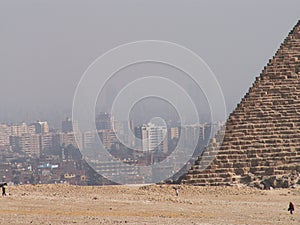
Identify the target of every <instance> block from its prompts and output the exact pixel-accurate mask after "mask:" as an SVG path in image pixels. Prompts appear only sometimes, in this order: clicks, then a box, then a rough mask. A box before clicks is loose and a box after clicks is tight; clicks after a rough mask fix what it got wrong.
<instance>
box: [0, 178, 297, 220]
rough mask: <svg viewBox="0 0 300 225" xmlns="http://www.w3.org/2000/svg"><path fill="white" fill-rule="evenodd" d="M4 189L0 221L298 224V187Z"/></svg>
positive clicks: (33, 187)
mask: <svg viewBox="0 0 300 225" xmlns="http://www.w3.org/2000/svg"><path fill="white" fill-rule="evenodd" d="M7 192H8V193H9V195H8V196H5V197H0V202H1V208H0V215H1V217H0V223H1V224H185V225H188V224H273V225H274V224H300V189H277V190H270V191H264V190H257V189H253V188H247V187H194V186H180V189H179V196H178V197H177V196H176V195H175V190H174V186H168V185H148V186H102V187H99V186H98V187H82V186H72V185H66V184H57V185H21V186H10V187H8V188H7ZM290 201H292V202H293V203H294V204H295V207H296V209H295V212H294V214H293V215H290V214H289V213H288V211H287V208H288V204H289V202H290Z"/></svg>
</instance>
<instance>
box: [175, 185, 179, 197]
mask: <svg viewBox="0 0 300 225" xmlns="http://www.w3.org/2000/svg"><path fill="white" fill-rule="evenodd" d="M174 189H175V194H176V196H178V195H179V191H178V188H177V187H174Z"/></svg>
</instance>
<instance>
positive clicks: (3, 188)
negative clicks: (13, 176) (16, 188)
mask: <svg viewBox="0 0 300 225" xmlns="http://www.w3.org/2000/svg"><path fill="white" fill-rule="evenodd" d="M0 186H1V188H2V196H6V190H5V186H7V183H3V184H0Z"/></svg>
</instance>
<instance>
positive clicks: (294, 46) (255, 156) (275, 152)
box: [181, 20, 300, 187]
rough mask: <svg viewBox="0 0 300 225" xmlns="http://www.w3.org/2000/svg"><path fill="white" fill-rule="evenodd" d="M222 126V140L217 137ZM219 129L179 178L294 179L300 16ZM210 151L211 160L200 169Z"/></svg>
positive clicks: (220, 181)
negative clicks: (184, 173) (193, 163)
mask: <svg viewBox="0 0 300 225" xmlns="http://www.w3.org/2000/svg"><path fill="white" fill-rule="evenodd" d="M222 132H223V134H224V139H223V142H221V141H220V140H218V139H219V138H218V135H219V134H222ZM219 134H217V135H216V138H215V140H214V141H212V142H211V143H210V144H209V145H208V147H207V148H206V150H205V151H204V152H203V153H202V155H201V156H200V157H199V158H198V160H197V161H196V162H195V165H194V166H192V168H191V169H190V170H189V172H188V173H187V174H186V175H185V176H184V177H183V179H182V181H181V182H182V183H184V184H192V185H228V184H232V183H245V184H250V185H254V186H260V185H262V184H264V185H265V186H268V185H270V186H273V187H288V186H291V185H293V184H295V183H297V182H298V180H299V176H298V173H299V172H300V20H299V21H298V23H297V24H296V26H295V27H294V28H293V29H292V31H291V32H290V33H289V35H288V37H287V38H286V39H285V40H284V42H283V43H282V44H281V46H280V48H279V50H278V51H277V52H276V54H275V56H274V57H273V58H272V59H270V60H269V62H268V64H267V66H265V67H264V69H263V71H262V73H261V74H260V76H259V77H257V78H256V80H255V82H254V83H253V86H252V87H250V89H249V91H248V93H247V94H246V95H245V96H244V98H242V100H241V102H240V103H239V104H238V105H237V107H236V109H235V110H234V111H233V112H232V113H231V114H230V116H229V118H228V120H227V121H226V126H225V127H224V128H223V129H222V130H221V131H219ZM217 146H218V147H219V151H218V152H217V153H216V149H217V148H216V147H217ZM214 152H215V154H216V155H215V158H214V160H213V162H212V163H211V164H210V166H208V167H207V168H206V169H205V170H202V167H203V165H204V163H205V162H206V161H207V160H209V159H210V157H214V154H213V153H214ZM212 155H213V156H212Z"/></svg>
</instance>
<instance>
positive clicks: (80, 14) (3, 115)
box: [0, 0, 300, 123]
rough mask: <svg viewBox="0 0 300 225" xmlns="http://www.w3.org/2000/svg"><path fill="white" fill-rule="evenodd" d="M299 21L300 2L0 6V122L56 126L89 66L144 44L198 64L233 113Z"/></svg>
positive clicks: (47, 0)
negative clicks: (123, 47)
mask: <svg viewBox="0 0 300 225" xmlns="http://www.w3.org/2000/svg"><path fill="white" fill-rule="evenodd" d="M299 18H300V1H299V0H281V1H279V0H268V1H267V0H249V1H241V0H236V1H233V0H226V1H223V0H219V1H213V0H207V1H202V0H198V1H175V0H170V1H162V0H161V1H137V0H136V1H129V0H123V1H90V0H81V1H78V0H72V1H71V0H68V1H67V0H43V1H41V0H35V1H33V0H19V1H14V0H7V1H4V0H0V81H1V82H0V102H1V108H0V122H3V121H7V120H11V121H22V120H31V119H49V120H50V121H54V122H55V121H57V120H61V119H62V117H65V116H66V115H67V114H68V112H70V110H71V107H72V99H73V95H74V91H75V88H76V85H77V83H78V81H79V79H80V77H81V76H82V74H83V72H84V71H85V70H86V68H87V67H88V66H89V65H90V63H92V62H93V61H94V60H95V59H96V58H97V57H98V56H100V55H102V54H103V53H105V52H106V51H108V50H110V49H111V48H113V47H116V46H118V45H120V44H124V43H127V42H132V41H137V40H144V39H157V40H166V41H171V42H175V43H178V44H180V45H183V46H186V47H187V48H189V49H191V50H193V51H194V52H196V53H197V54H198V55H199V56H201V57H202V58H203V59H204V60H205V61H206V62H207V63H208V65H209V66H210V68H211V69H212V70H213V72H214V73H215V75H216V76H217V78H218V80H219V83H220V85H221V87H222V90H223V93H224V96H225V100H226V106H227V110H228V112H230V111H232V110H233V109H234V107H235V106H236V104H237V103H238V102H239V101H240V99H241V97H242V96H243V95H244V94H245V93H246V92H247V90H248V88H249V87H250V85H251V84H252V82H253V81H254V79H255V77H256V76H258V75H259V73H260V72H261V70H262V68H263V66H264V65H266V63H267V61H268V59H269V58H270V57H272V56H273V55H274V53H275V51H276V50H277V49H278V47H279V45H280V43H281V42H282V41H283V39H284V38H285V37H286V36H287V34H288V32H289V31H290V30H291V29H292V27H293V26H294V25H295V24H296V22H297V20H298V19H299ZM54 122H53V123H54Z"/></svg>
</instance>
